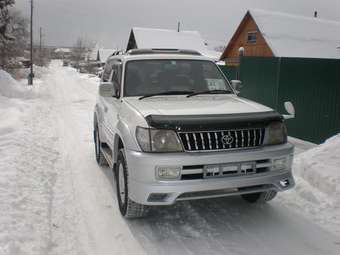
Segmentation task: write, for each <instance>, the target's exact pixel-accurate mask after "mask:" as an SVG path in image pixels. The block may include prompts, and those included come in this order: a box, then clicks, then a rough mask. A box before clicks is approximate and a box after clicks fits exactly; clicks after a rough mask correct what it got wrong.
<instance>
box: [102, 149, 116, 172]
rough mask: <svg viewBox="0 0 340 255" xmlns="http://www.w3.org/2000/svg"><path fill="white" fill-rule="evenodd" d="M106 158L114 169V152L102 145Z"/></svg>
mask: <svg viewBox="0 0 340 255" xmlns="http://www.w3.org/2000/svg"><path fill="white" fill-rule="evenodd" d="M100 149H101V151H102V153H103V155H104V158H105V159H106V161H107V163H108V164H109V166H110V168H111V169H112V168H113V160H112V151H111V149H110V148H109V146H107V145H106V144H102V146H101V147H100Z"/></svg>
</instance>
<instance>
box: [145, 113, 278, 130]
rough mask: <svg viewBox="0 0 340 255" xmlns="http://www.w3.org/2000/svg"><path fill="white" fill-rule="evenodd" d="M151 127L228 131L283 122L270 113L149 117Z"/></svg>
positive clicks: (276, 114)
mask: <svg viewBox="0 0 340 255" xmlns="http://www.w3.org/2000/svg"><path fill="white" fill-rule="evenodd" d="M145 119H146V121H147V122H148V124H149V126H150V127H153V128H157V129H172V130H176V131H205V130H228V129H241V128H249V127H265V126H267V125H268V124H269V123H270V122H273V121H283V117H282V115H281V114H279V113H277V112H275V111H270V112H256V113H240V114H217V115H216V114H209V115H148V116H146V117H145Z"/></svg>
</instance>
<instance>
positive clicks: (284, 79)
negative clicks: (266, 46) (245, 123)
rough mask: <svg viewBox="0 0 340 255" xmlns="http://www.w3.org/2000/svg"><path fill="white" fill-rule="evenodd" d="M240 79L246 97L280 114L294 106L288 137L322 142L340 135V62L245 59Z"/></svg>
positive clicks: (243, 59)
mask: <svg viewBox="0 0 340 255" xmlns="http://www.w3.org/2000/svg"><path fill="white" fill-rule="evenodd" d="M240 79H241V81H242V83H243V89H242V91H241V94H240V95H241V96H243V97H246V98H249V99H252V100H255V101H257V102H260V103H263V104H265V105H267V106H270V107H272V108H274V109H276V110H277V111H279V112H281V113H284V112H285V111H284V107H283V104H284V102H285V101H291V102H292V103H293V104H294V106H295V110H296V118H295V119H293V120H287V126H288V132H289V135H291V136H295V137H298V138H301V139H304V140H307V141H311V142H314V143H321V142H323V141H324V140H325V139H327V138H328V137H330V136H332V135H334V134H337V133H339V132H340V60H336V59H306V58H265V57H243V58H242V59H241V66H240Z"/></svg>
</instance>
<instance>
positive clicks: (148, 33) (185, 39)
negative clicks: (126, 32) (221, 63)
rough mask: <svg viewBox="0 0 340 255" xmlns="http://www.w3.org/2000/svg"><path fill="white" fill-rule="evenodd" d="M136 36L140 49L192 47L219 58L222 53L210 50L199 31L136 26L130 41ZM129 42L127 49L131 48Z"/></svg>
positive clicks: (136, 42) (208, 55) (211, 56)
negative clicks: (178, 30)
mask: <svg viewBox="0 0 340 255" xmlns="http://www.w3.org/2000/svg"><path fill="white" fill-rule="evenodd" d="M132 37H134V40H135V44H136V45H135V46H136V47H137V48H139V49H144V48H145V49H150V48H151V49H157V48H158V49H161V48H162V49H190V50H196V51H198V52H200V53H201V54H202V55H204V56H206V57H209V58H213V59H216V60H217V59H219V57H220V54H219V53H218V52H216V51H213V50H209V49H208V48H207V46H206V45H205V42H204V40H203V38H202V36H201V35H200V33H199V32H197V31H180V32H177V31H176V30H168V29H154V28H141V27H134V28H132V30H131V34H130V38H129V42H130V41H131V40H132ZM129 45H130V43H129V44H128V48H127V50H129V49H131V47H130V46H129Z"/></svg>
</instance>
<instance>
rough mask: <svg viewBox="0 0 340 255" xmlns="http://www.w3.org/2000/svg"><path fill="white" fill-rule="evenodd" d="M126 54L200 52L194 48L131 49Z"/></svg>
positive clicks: (190, 53)
mask: <svg viewBox="0 0 340 255" xmlns="http://www.w3.org/2000/svg"><path fill="white" fill-rule="evenodd" d="M126 54H128V55H143V54H183V55H197V56H200V55H201V53H199V52H198V51H195V50H185V49H132V50H129V51H127V52H126Z"/></svg>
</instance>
